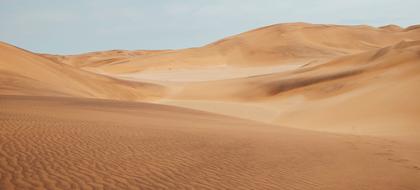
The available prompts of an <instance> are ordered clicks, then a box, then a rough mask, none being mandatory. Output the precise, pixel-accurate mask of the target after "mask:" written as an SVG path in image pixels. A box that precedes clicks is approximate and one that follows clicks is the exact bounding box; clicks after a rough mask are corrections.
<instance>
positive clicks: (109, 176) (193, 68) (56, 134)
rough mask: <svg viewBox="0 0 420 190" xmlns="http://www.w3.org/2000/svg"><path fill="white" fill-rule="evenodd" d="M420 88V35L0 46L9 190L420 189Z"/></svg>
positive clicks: (270, 30) (308, 34)
mask: <svg viewBox="0 0 420 190" xmlns="http://www.w3.org/2000/svg"><path fill="white" fill-rule="evenodd" d="M419 87H420V30H419V27H418V26H411V27H407V28H401V27H399V26H396V25H387V26H383V27H379V28H376V27H370V26H341V25H321V24H307V23H288V24H277V25H271V26H267V27H263V28H259V29H255V30H252V31H248V32H244V33H241V34H238V35H235V36H231V37H227V38H225V39H222V40H219V41H216V42H214V43H211V44H208V45H205V46H202V47H197V48H189V49H181V50H153V51H147V50H145V51H144V50H136V51H128V50H111V51H103V52H90V53H85V54H80V55H49V54H37V53H33V52H29V51H26V50H23V49H19V48H17V47H14V46H11V45H8V44H5V43H0V189H366V190H367V189H420V183H419V180H418V179H419V176H420V154H419V151H418V147H419V146H420V141H419V139H420V137H419V134H420V128H419V125H418V123H419V122H420V117H419V115H420V101H419V99H418V96H419V94H420V88H419Z"/></svg>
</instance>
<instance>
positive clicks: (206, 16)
mask: <svg viewBox="0 0 420 190" xmlns="http://www.w3.org/2000/svg"><path fill="white" fill-rule="evenodd" d="M419 7H420V0H346V1H340V0H249V1H247V0H223V1H222V0H205V1H204V0H183V1H180V0H179V1H176V0H148V1H145V0H114V1H111V0H0V41H4V42H7V43H11V44H14V45H16V46H19V47H21V48H25V49H28V50H31V51H35V52H45V53H60V54H74V53H81V52H87V51H95V50H107V49H170V48H171V49H172V48H186V47H194V46H201V45H204V44H207V43H210V42H212V41H215V40H218V39H220V38H223V37H226V36H229V35H233V34H237V33H240V32H244V31H247V30H250V29H253V28H257V27H262V26H265V25H269V24H274V23H282V22H300V21H302V22H312V23H334V24H369V25H374V26H380V25H385V24H389V23H394V24H399V25H401V26H408V25H413V24H420V11H419Z"/></svg>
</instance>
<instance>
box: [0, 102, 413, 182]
mask: <svg viewBox="0 0 420 190" xmlns="http://www.w3.org/2000/svg"><path fill="white" fill-rule="evenodd" d="M0 104H1V110H0V117H1V118H0V119H1V125H2V132H1V134H0V143H1V144H0V147H1V148H0V154H1V161H0V172H1V173H2V175H1V178H0V181H1V183H0V184H1V187H2V188H3V189H30V188H34V189H75V188H83V189H94V188H110V189H139V188H140V189H190V188H197V189H417V188H420V184H419V183H418V177H419V174H420V167H419V166H420V165H418V164H419V163H416V162H417V161H418V160H419V159H420V153H419V152H418V149H417V147H418V146H416V145H418V144H409V143H402V142H397V141H390V140H386V139H380V138H372V137H361V136H352V135H338V134H329V133H318V132H309V131H303V130H298V129H291V128H285V127H279V126H273V125H264V124H260V123H256V122H252V121H247V120H239V119H233V118H229V117H225V116H221V115H214V114H209V113H205V112H197V111H193V110H187V109H181V108H175V107H168V106H162V105H155V104H145V103H132V102H116V101H98V100H94V99H76V98H51V97H44V98H40V97H16V96H2V97H1V100H0ZM29 107H30V109H28V108H29ZM402 147H403V148H402ZM401 148H402V149H401Z"/></svg>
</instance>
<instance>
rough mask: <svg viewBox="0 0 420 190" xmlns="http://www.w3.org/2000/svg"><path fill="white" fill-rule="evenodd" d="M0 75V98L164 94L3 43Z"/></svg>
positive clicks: (149, 86) (150, 86) (128, 97)
mask: <svg viewBox="0 0 420 190" xmlns="http://www.w3.org/2000/svg"><path fill="white" fill-rule="evenodd" d="M0 73H1V74H0V93H1V94H17V95H46V96H51V95H53V96H78V97H95V98H108V99H123V100H147V99H154V98H156V97H158V96H159V95H160V94H162V93H163V91H164V88H163V87H161V86H159V85H156V84H148V83H140V82H130V81H123V80H118V79H115V78H110V77H107V76H101V75H98V74H94V73H90V72H86V71H82V70H79V69H75V68H73V67H71V66H68V65H65V64H62V63H58V62H53V61H51V60H48V59H45V58H44V57H42V56H39V55H36V54H34V53H31V52H28V51H25V50H22V49H18V48H16V47H14V46H11V45H7V44H4V43H0Z"/></svg>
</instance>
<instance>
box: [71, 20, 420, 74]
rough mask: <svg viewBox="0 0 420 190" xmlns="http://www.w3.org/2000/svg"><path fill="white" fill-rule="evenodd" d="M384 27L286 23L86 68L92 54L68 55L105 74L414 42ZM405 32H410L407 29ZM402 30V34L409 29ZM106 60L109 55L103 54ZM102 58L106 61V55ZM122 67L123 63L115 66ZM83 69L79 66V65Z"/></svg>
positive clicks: (412, 34) (284, 59)
mask: <svg viewBox="0 0 420 190" xmlns="http://www.w3.org/2000/svg"><path fill="white" fill-rule="evenodd" d="M389 28H390V27H389V26H388V27H385V28H375V27H370V26H341V25H321V24H308V23H289V24H277V25H272V26H267V27H263V28H259V29H256V30H252V31H249V32H245V33H242V34H239V35H235V36H232V37H228V38H225V39H222V40H219V41H217V42H214V43H211V44H208V45H206V46H203V47H199V48H189V49H183V50H178V51H163V52H158V53H156V52H155V53H148V54H145V55H144V54H136V53H134V55H133V56H131V57H125V58H124V59H123V60H120V59H118V58H119V57H118V56H115V59H116V60H111V59H108V61H109V62H108V63H107V64H101V65H100V66H99V67H97V66H98V65H95V66H94V67H92V61H89V60H93V62H95V59H93V58H92V57H91V56H92V54H83V55H79V56H68V57H66V58H68V59H82V60H87V62H86V63H85V62H83V64H82V65H85V68H86V69H91V70H95V71H101V72H106V73H113V74H115V73H133V72H156V71H168V70H169V71H173V70H183V69H203V68H206V69H209V68H210V69H211V68H214V67H218V68H220V67H222V68H223V67H228V66H235V67H243V66H246V67H251V66H258V67H260V66H263V65H276V64H285V63H295V62H297V63H301V62H309V61H323V60H328V59H331V58H334V57H336V56H340V55H346V54H352V53H358V52H362V51H367V50H373V49H377V48H382V47H385V46H389V45H392V44H395V43H397V42H399V41H401V40H420V35H419V34H420V31H419V30H417V29H415V28H413V29H411V30H403V29H396V28H395V27H393V28H394V30H390V29H389ZM409 28H410V27H409ZM409 28H408V29H409ZM109 55H112V54H109ZM107 57H108V56H107ZM121 63H123V64H121ZM82 67H84V66H82Z"/></svg>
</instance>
